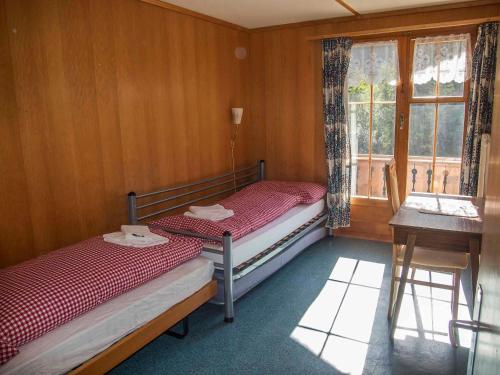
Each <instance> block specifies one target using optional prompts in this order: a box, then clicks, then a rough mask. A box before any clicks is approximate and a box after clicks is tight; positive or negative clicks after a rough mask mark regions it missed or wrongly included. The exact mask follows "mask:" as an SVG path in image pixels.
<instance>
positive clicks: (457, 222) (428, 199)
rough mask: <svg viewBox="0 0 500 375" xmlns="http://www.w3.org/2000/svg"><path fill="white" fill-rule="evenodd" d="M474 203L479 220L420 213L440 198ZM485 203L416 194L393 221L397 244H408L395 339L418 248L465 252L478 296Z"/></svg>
mask: <svg viewBox="0 0 500 375" xmlns="http://www.w3.org/2000/svg"><path fill="white" fill-rule="evenodd" d="M442 198H446V199H454V200H455V199H456V200H460V201H470V202H471V203H472V204H473V205H474V206H476V207H477V208H478V210H477V211H478V215H479V217H477V218H466V217H459V216H446V215H440V214H429V213H422V212H419V209H418V207H425V206H428V205H429V203H437V202H439V199H442ZM483 214H484V200H483V199H480V198H472V197H463V196H450V195H436V194H426V193H412V194H411V195H409V196H408V197H407V198H406V200H405V201H404V203H403V204H402V205H401V208H400V209H399V211H398V212H397V213H396V215H394V216H393V218H392V219H391V220H390V222H389V225H390V226H391V227H392V229H393V242H394V243H395V244H398V245H406V250H405V254H404V261H403V266H402V271H401V279H400V282H399V288H398V293H397V297H396V301H395V304H394V307H393V314H392V322H391V337H392V336H393V335H394V331H395V329H396V323H397V320H398V316H399V311H400V309H401V301H402V299H403V294H404V290H405V286H406V281H407V279H408V270H409V267H410V263H411V258H412V255H413V249H414V247H415V246H421V247H426V248H431V249H436V250H441V251H461V252H468V253H469V254H470V262H471V271H472V272H471V274H472V277H471V279H472V280H471V282H472V290H473V293H475V290H476V283H477V274H478V270H479V252H480V249H481V237H482V230H483Z"/></svg>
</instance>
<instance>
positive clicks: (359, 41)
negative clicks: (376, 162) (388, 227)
mask: <svg viewBox="0 0 500 375" xmlns="http://www.w3.org/2000/svg"><path fill="white" fill-rule="evenodd" d="M353 39H354V43H353V46H354V44H362V43H370V42H381V43H382V42H393V41H396V48H397V51H396V52H397V56H398V65H399V66H398V71H399V77H397V79H398V81H397V84H396V87H395V89H396V99H395V101H394V102H392V101H390V102H389V101H375V100H374V94H373V92H374V89H373V83H370V101H369V102H353V104H356V105H363V104H368V105H369V106H370V118H369V137H368V170H369V171H370V172H369V173H368V195H367V196H366V195H351V203H358V204H360V203H361V204H362V203H363V202H377V201H378V202H382V205H385V202H386V201H387V196H386V197H377V196H375V197H374V196H371V191H372V186H371V182H372V177H373V176H372V173H371V161H372V146H373V145H372V132H373V109H374V106H375V104H394V105H395V115H394V139H393V157H396V143H397V140H396V138H397V135H396V130H397V128H398V126H397V118H398V113H399V112H398V110H399V105H400V104H399V103H398V97H399V91H400V88H401V82H402V72H401V48H400V43H401V41H400V39H401V37H400V36H399V35H389V36H385V37H377V36H374V37H365V38H353ZM348 105H349V106H350V105H351V102H348ZM349 112H350V108H348V110H347V113H349Z"/></svg>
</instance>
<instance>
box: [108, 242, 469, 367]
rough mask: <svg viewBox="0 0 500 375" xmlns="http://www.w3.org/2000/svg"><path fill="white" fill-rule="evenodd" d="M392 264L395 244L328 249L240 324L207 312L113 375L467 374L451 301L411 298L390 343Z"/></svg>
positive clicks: (257, 298)
mask: <svg viewBox="0 0 500 375" xmlns="http://www.w3.org/2000/svg"><path fill="white" fill-rule="evenodd" d="M390 264H391V247H390V245H389V244H385V243H379V242H372V241H364V240H355V239H346V238H327V239H324V240H322V241H319V242H318V243H316V244H314V245H313V246H311V247H309V248H308V249H307V250H305V251H304V252H303V253H302V254H301V255H300V256H298V257H297V258H295V259H294V260H293V261H292V262H290V263H289V264H288V265H287V266H285V267H284V268H283V269H281V270H280V271H279V272H277V273H276V274H274V275H273V276H271V277H270V278H269V279H267V280H266V281H264V282H263V283H261V284H260V285H259V286H258V287H256V288H255V289H254V290H252V291H251V292H249V293H248V294H247V295H246V296H244V297H243V298H242V299H241V300H240V301H238V302H237V303H236V305H235V322H234V323H233V324H225V323H223V311H222V307H220V306H215V305H210V304H207V305H205V306H202V307H201V308H200V309H199V310H197V311H196V312H195V313H193V314H192V316H191V318H190V333H189V335H188V336H187V337H186V338H185V339H183V340H179V339H175V338H173V337H170V336H166V335H162V336H160V337H159V338H158V339H156V340H155V341H153V342H152V343H150V344H149V345H147V346H146V347H144V348H143V349H142V350H141V351H139V352H137V353H136V354H135V355H134V356H132V357H130V358H129V359H128V360H127V361H125V362H123V363H122V364H121V365H119V366H118V367H116V368H115V369H114V370H113V371H112V373H113V374H289V375H290V374H465V373H466V366H467V353H468V349H467V347H466V346H467V345H465V346H464V347H459V348H458V349H453V348H452V347H451V346H450V344H449V341H448V337H447V335H446V329H444V328H443V327H445V326H446V324H447V319H449V317H448V316H447V315H446V314H447V313H448V311H449V300H448V297H447V296H446V295H444V294H443V293H441V294H439V293H438V292H437V291H434V294H433V292H432V291H431V290H430V288H427V289H429V290H425V287H422V288H421V289H419V290H415V289H413V290H411V289H407V291H408V293H407V294H406V295H405V300H404V301H405V304H404V305H403V309H402V317H401V318H400V320H399V321H398V327H399V328H398V330H397V332H396V338H395V340H394V343H393V344H392V343H391V341H390V339H389V335H388V324H387V318H386V314H387V304H388V295H389V292H388V290H389V286H390ZM421 276H422V277H424V278H425V277H426V275H425V274H422V275H421ZM439 276H440V275H435V276H433V277H439ZM441 276H442V275H441ZM465 276H467V274H465V275H464V278H463V279H464V280H463V285H467V284H468V283H467V281H466V278H465ZM428 277H430V275H428ZM443 277H444V276H443ZM468 294H470V292H469V291H468V289H467V288H465V292H464V293H463V296H462V299H461V304H462V306H461V311H462V313H463V314H466V315H467V314H468V311H467V298H465V297H466V296H467V295H468ZM447 301H448V302H447ZM447 304H448V305H447ZM443 309H444V310H443ZM440 311H441V313H440ZM442 311H445V312H444V313H442ZM465 339H467V337H465ZM462 341H464V342H466V341H467V340H464V339H463V340H462Z"/></svg>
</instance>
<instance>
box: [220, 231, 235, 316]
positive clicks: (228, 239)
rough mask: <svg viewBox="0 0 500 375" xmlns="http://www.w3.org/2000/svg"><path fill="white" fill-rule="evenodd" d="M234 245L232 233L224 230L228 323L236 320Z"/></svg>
mask: <svg viewBox="0 0 500 375" xmlns="http://www.w3.org/2000/svg"><path fill="white" fill-rule="evenodd" d="M232 245H233V237H232V235H231V233H230V232H224V237H223V242H222V251H223V257H224V321H225V322H226V323H232V322H233V320H234V301H233V253H232Z"/></svg>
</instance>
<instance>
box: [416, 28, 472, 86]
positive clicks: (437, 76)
mask: <svg viewBox="0 0 500 375" xmlns="http://www.w3.org/2000/svg"><path fill="white" fill-rule="evenodd" d="M470 51H471V46H470V35H469V34H459V35H446V36H437V37H426V38H417V39H415V48H414V52H413V76H412V80H413V83H415V84H418V85H422V84H425V83H427V82H430V81H432V80H434V81H438V80H439V82H440V83H449V82H453V81H454V82H459V83H461V82H464V81H465V80H467V79H469V78H470V76H471V52H470Z"/></svg>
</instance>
